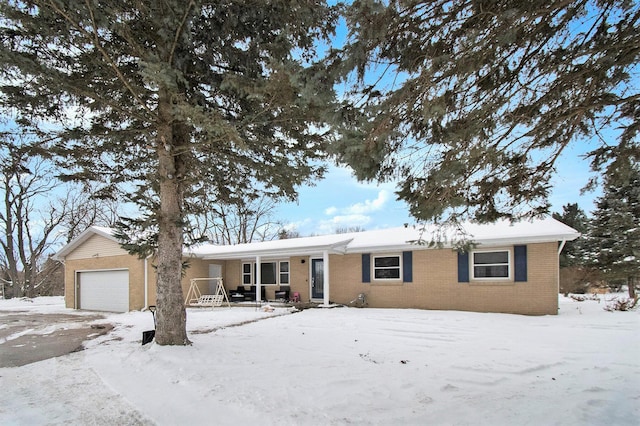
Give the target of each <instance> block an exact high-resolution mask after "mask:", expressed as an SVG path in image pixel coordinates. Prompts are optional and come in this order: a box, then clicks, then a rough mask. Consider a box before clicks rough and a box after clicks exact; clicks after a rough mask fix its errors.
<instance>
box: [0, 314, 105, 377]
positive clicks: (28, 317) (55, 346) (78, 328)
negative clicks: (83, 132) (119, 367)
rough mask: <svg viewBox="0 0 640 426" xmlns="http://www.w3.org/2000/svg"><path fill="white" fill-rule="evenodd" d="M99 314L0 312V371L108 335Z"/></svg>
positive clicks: (44, 357) (78, 348) (51, 356)
mask: <svg viewBox="0 0 640 426" xmlns="http://www.w3.org/2000/svg"><path fill="white" fill-rule="evenodd" d="M99 319H104V317H103V316H101V315H73V314H60V313H50V314H49V313H33V312H26V311H4V310H0V368H3V367H20V366H23V365H27V364H31V363H32V362H37V361H42V360H45V359H49V358H53V357H57V356H60V355H66V354H68V353H70V352H75V351H78V350H81V349H82V347H83V346H82V343H83V342H84V341H85V340H89V339H93V338H95V337H98V336H101V335H103V334H106V333H108V332H109V331H110V330H111V329H113V326H112V325H111V324H96V323H92V324H89V323H91V322H95V321H96V320H99Z"/></svg>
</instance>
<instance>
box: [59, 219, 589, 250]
mask: <svg viewBox="0 0 640 426" xmlns="http://www.w3.org/2000/svg"><path fill="white" fill-rule="evenodd" d="M92 234H99V235H102V236H104V237H106V238H109V239H111V240H113V241H116V238H115V237H114V236H113V230H112V229H110V228H105V227H99V226H92V227H90V228H88V229H86V230H85V231H84V232H83V233H82V234H80V235H79V236H78V237H77V238H76V239H75V240H73V241H72V242H71V243H69V244H67V245H66V246H64V247H63V248H62V249H61V250H60V251H58V253H56V256H55V257H56V258H57V259H63V258H64V256H65V255H67V254H68V253H70V252H71V251H72V250H73V249H75V248H76V247H77V246H78V245H80V244H82V243H83V242H84V241H86V240H87V239H88V238H89V237H90V236H91V235H92ZM579 236H580V233H579V232H578V231H576V230H575V229H573V228H571V227H569V226H567V225H565V224H563V223H561V222H559V221H557V220H555V219H553V218H550V217H549V218H545V219H536V220H532V221H521V222H515V223H511V222H510V221H508V220H503V221H498V222H495V223H488V224H478V223H471V222H468V223H463V224H462V225H461V227H460V228H452V227H438V226H436V225H426V226H419V225H412V226H405V227H398V228H388V229H378V230H373V231H364V232H352V233H346V234H332V235H319V236H314V237H302V238H291V239H285V240H273V241H263V242H256V243H247V244H235V245H226V246H220V245H215V244H200V245H197V246H194V247H188V248H185V250H184V253H185V255H186V256H191V257H198V258H203V259H245V258H251V257H255V256H264V257H284V256H305V255H315V254H322V253H323V252H324V251H327V252H329V253H332V254H346V253H366V252H381V251H398V250H406V249H413V250H419V249H426V248H428V245H417V242H418V241H423V242H425V243H429V242H430V241H432V240H435V241H440V242H441V243H442V244H443V245H444V247H452V246H453V245H454V244H455V243H456V242H460V241H461V240H463V239H466V240H471V241H473V242H475V243H476V244H478V245H483V246H498V245H512V244H526V243H542V242H552V241H563V240H566V241H571V240H574V239H576V238H578V237H579Z"/></svg>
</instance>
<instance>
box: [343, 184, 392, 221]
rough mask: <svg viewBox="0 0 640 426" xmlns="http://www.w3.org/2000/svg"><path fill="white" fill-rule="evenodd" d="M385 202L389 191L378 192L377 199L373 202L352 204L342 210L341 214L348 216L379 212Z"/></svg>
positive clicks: (366, 201)
mask: <svg viewBox="0 0 640 426" xmlns="http://www.w3.org/2000/svg"><path fill="white" fill-rule="evenodd" d="M387 201H389V191H387V190H385V189H383V190H381V191H380V192H378V197H377V198H376V199H375V200H365V201H364V202H363V203H356V204H352V205H351V206H349V207H347V208H346V209H344V210H343V212H344V213H345V214H348V215H356V214H366V213H371V212H375V211H378V210H381V209H382V208H383V207H384V205H385V204H386V203H387Z"/></svg>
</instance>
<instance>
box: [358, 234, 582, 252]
mask: <svg viewBox="0 0 640 426" xmlns="http://www.w3.org/2000/svg"><path fill="white" fill-rule="evenodd" d="M579 236H580V234H579V233H572V234H562V235H560V234H558V235H532V236H522V237H502V238H500V237H498V238H483V239H473V237H471V238H470V241H471V242H473V243H475V244H477V245H479V246H483V247H491V246H493V247H498V246H512V245H520V244H535V243H550V242H557V241H573V240H575V239H576V238H578V237H579ZM452 247H453V246H452V245H451V244H450V243H445V244H443V245H442V246H441V247H437V246H435V247H429V245H428V244H415V243H406V244H395V245H369V246H359V247H355V248H349V247H347V251H346V252H347V253H350V254H355V253H387V252H400V251H408V250H410V251H415V250H437V249H438V248H442V249H450V248H452Z"/></svg>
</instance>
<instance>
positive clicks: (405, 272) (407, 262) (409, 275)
mask: <svg viewBox="0 0 640 426" xmlns="http://www.w3.org/2000/svg"><path fill="white" fill-rule="evenodd" d="M402 281H404V282H405V283H410V282H412V281H413V252H411V251H403V252H402Z"/></svg>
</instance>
